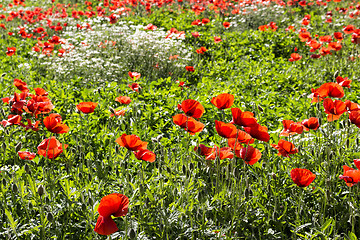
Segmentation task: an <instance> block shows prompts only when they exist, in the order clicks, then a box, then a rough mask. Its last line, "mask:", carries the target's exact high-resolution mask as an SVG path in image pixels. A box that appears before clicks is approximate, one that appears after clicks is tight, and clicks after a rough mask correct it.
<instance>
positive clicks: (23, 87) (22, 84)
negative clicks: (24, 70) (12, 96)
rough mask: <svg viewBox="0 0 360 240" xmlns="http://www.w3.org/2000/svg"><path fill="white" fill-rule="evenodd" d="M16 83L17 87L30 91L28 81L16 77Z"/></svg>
mask: <svg viewBox="0 0 360 240" xmlns="http://www.w3.org/2000/svg"><path fill="white" fill-rule="evenodd" d="M14 85H15V87H16V88H17V89H19V90H20V91H22V92H28V91H29V89H28V88H27V84H26V82H24V81H22V80H21V79H17V78H15V79H14Z"/></svg>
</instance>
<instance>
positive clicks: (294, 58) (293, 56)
mask: <svg viewBox="0 0 360 240" xmlns="http://www.w3.org/2000/svg"><path fill="white" fill-rule="evenodd" d="M300 59H302V56H301V55H300V54H298V53H292V54H291V55H290V58H289V62H295V61H299V60H300Z"/></svg>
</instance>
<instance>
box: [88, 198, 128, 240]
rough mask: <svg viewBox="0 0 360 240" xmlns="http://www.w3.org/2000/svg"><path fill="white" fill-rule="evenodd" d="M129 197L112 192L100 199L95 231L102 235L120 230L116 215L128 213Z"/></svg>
mask: <svg viewBox="0 0 360 240" xmlns="http://www.w3.org/2000/svg"><path fill="white" fill-rule="evenodd" d="M128 208H129V199H128V197H126V196H125V195H123V194H119V193H112V194H109V195H107V196H105V197H103V198H102V199H101V201H100V204H99V207H98V212H99V215H100V216H99V217H98V219H97V222H96V226H95V229H94V231H95V232H97V233H98V234H101V235H110V234H113V233H114V232H116V231H118V230H119V229H118V228H117V226H116V224H115V222H114V220H113V219H112V218H111V215H112V216H114V217H121V216H125V215H126V214H127V213H128Z"/></svg>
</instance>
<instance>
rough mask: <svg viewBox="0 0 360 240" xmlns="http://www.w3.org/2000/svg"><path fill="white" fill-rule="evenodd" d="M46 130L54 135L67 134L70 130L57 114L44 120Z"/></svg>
mask: <svg viewBox="0 0 360 240" xmlns="http://www.w3.org/2000/svg"><path fill="white" fill-rule="evenodd" d="M43 122H44V125H45V127H46V129H47V130H48V131H49V132H52V133H59V134H60V133H67V132H68V131H69V130H70V129H69V127H68V126H66V125H65V124H63V123H62V118H61V116H60V115H59V114H57V113H52V114H50V115H49V116H47V117H46V118H44V120H43Z"/></svg>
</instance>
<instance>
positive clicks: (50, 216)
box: [46, 212, 54, 222]
mask: <svg viewBox="0 0 360 240" xmlns="http://www.w3.org/2000/svg"><path fill="white" fill-rule="evenodd" d="M46 219H47V220H48V221H49V222H52V221H54V216H53V215H52V214H51V212H48V214H47V215H46Z"/></svg>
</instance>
